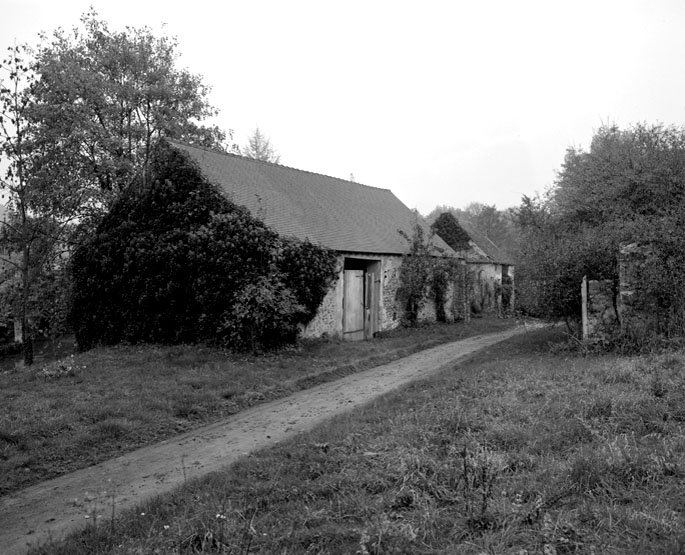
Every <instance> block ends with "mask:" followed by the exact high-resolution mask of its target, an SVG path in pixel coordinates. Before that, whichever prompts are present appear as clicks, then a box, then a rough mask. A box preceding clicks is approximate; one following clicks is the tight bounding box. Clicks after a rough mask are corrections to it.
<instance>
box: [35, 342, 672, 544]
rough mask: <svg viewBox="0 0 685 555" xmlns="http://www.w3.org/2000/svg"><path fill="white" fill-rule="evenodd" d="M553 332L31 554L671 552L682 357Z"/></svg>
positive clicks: (498, 350) (499, 349)
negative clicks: (609, 350)
mask: <svg viewBox="0 0 685 555" xmlns="http://www.w3.org/2000/svg"><path fill="white" fill-rule="evenodd" d="M550 333H551V332H534V333H529V334H527V335H525V336H519V337H516V338H513V339H511V340H509V341H507V342H506V343H504V344H501V345H499V346H496V347H492V348H490V349H489V351H488V353H487V354H483V355H478V356H476V357H474V358H472V359H470V360H469V361H468V362H465V363H462V364H459V365H458V366H456V367H455V368H453V369H450V370H448V371H446V372H444V373H442V374H441V375H440V376H437V377H433V378H430V379H428V380H425V381H420V382H415V383H413V384H411V385H409V386H407V387H406V388H404V389H403V390H401V391H399V392H397V393H393V394H390V395H386V396H384V397H382V398H380V399H378V400H376V401H375V402H373V403H371V404H369V405H368V406H366V407H365V408H363V409H361V410H357V411H355V412H353V413H350V414H347V415H344V416H341V417H338V418H336V419H334V420H332V421H331V422H329V423H327V424H326V425H324V426H321V427H319V428H317V429H316V430H315V431H313V432H311V433H307V434H302V435H301V436H299V437H298V438H296V439H294V440H292V441H289V442H287V443H283V444H281V445H280V446H278V447H276V448H273V449H269V450H265V451H262V452H259V453H256V454H254V455H252V456H250V457H249V458H246V459H244V460H243V461H242V462H240V463H239V464H237V465H234V466H233V467H231V468H228V469H226V470H225V471H223V472H218V473H214V474H212V475H210V476H208V477H206V478H205V479H202V480H197V481H192V482H190V483H187V484H186V485H185V486H184V487H183V488H181V489H180V490H178V491H176V492H174V493H173V494H171V495H165V496H162V497H159V498H157V499H155V500H153V501H151V502H149V503H148V504H146V505H145V506H142V507H140V508H139V509H137V510H136V511H130V512H127V513H126V514H123V515H121V518H120V519H119V520H117V521H116V522H115V523H113V524H111V526H105V525H100V526H91V527H90V528H89V529H88V530H86V531H85V532H83V533H81V534H78V535H76V536H74V537H72V538H71V539H70V540H69V541H68V542H67V543H65V544H60V545H52V546H49V547H45V548H44V549H42V550H36V551H35V552H34V553H70V554H78V553H84V554H85V553H89V554H90V553H102V554H104V553H117V554H119V553H155V552H159V553H178V554H190V553H264V554H266V553H281V554H285V553H288V554H293V553H320V554H324V553H362V554H386V553H387V554H391V553H445V554H447V553H450V554H469V555H471V554H473V555H476V554H478V555H480V554H483V553H488V554H517V555H524V554H554V553H556V554H566V553H596V554H623V553H641V554H642V553H645V554H656V553H667V554H668V553H673V554H675V553H682V552H683V550H684V549H685V516H684V515H685V504H684V503H683V493H684V489H683V486H684V482H685V458H684V455H685V428H684V425H685V424H684V422H685V414H684V413H683V408H682V407H683V406H684V405H683V399H684V397H683V396H684V395H685V394H684V393H683V391H685V372H684V371H683V370H684V366H685V355H683V354H681V353H671V354H665V355H658V356H646V357H639V358H620V357H617V356H613V355H612V356H600V357H587V356H586V357H573V356H569V355H567V356H565V357H560V356H558V355H553V354H550V351H549V349H548V347H547V342H548V341H551V340H553V339H554V338H553V337H552V336H551V335H550Z"/></svg>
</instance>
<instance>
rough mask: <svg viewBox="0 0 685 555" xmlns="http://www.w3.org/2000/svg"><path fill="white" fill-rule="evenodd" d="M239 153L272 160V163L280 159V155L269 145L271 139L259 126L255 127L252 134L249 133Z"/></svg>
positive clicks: (258, 158)
mask: <svg viewBox="0 0 685 555" xmlns="http://www.w3.org/2000/svg"><path fill="white" fill-rule="evenodd" d="M241 154H242V155H243V156H247V157H248V158H254V159H255V160H262V161H264V162H273V163H274V164H278V163H280V161H281V156H280V155H279V154H278V153H277V152H276V151H275V150H274V148H273V147H272V146H271V141H270V140H269V138H268V137H267V136H266V135H264V134H263V133H262V132H261V131H260V130H259V127H256V128H255V130H254V132H253V133H252V135H250V137H249V139H248V141H247V144H246V145H245V146H244V147H243V148H242V150H241Z"/></svg>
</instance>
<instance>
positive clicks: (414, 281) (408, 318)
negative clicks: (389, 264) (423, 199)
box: [397, 222, 459, 326]
mask: <svg viewBox="0 0 685 555" xmlns="http://www.w3.org/2000/svg"><path fill="white" fill-rule="evenodd" d="M404 237H405V239H406V240H407V241H408V242H409V252H408V253H407V254H406V255H404V259H403V260H402V266H401V268H400V284H399V287H398V290H397V297H398V298H399V299H400V301H401V302H402V304H403V305H404V308H405V312H404V318H403V319H404V323H405V324H406V325H408V326H415V325H416V324H417V322H418V317H419V313H420V312H421V309H422V308H423V307H424V305H425V304H426V302H427V301H428V300H429V299H430V298H431V297H432V300H433V301H434V303H435V311H436V319H437V320H438V321H439V322H445V321H446V320H447V313H446V311H445V304H446V301H447V292H448V289H449V287H450V285H451V284H454V285H456V282H457V280H458V279H459V271H458V268H459V261H458V260H457V259H453V258H446V257H444V256H442V253H441V252H439V251H438V249H437V248H436V247H435V246H434V245H433V243H432V242H431V240H430V239H431V237H426V235H425V231H424V230H423V228H422V227H421V225H420V224H419V223H418V222H417V223H416V224H415V225H414V232H413V234H412V236H411V237H409V236H407V235H405V236H404Z"/></svg>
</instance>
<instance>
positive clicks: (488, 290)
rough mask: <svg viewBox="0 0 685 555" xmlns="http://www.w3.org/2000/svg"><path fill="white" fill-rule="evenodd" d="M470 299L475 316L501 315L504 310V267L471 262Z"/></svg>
mask: <svg viewBox="0 0 685 555" xmlns="http://www.w3.org/2000/svg"><path fill="white" fill-rule="evenodd" d="M468 272H469V276H468V280H469V299H470V302H471V310H472V311H473V312H474V313H475V314H479V313H482V312H485V313H492V312H497V313H500V312H501V309H502V265H501V264H494V263H480V262H471V263H469V265H468Z"/></svg>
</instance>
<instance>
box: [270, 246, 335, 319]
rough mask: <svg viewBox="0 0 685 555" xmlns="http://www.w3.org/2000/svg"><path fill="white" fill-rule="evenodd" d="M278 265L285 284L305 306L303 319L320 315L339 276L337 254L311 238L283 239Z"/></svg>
mask: <svg viewBox="0 0 685 555" xmlns="http://www.w3.org/2000/svg"><path fill="white" fill-rule="evenodd" d="M277 264H278V266H279V268H280V269H281V272H282V278H283V284H284V285H285V287H287V288H288V289H289V290H290V291H292V292H293V293H294V294H295V298H296V299H297V302H298V303H299V304H300V305H301V307H302V310H303V312H302V323H305V322H309V321H310V320H311V319H312V318H314V316H315V315H316V311H317V309H318V308H319V305H320V304H321V300H322V299H323V298H324V297H325V296H326V293H327V292H328V290H329V289H330V287H331V285H332V283H333V281H335V279H337V275H338V273H337V271H336V270H337V268H336V266H337V256H336V254H335V252H334V251H332V250H329V249H322V248H321V247H319V246H317V245H313V244H312V243H310V242H309V241H308V240H305V241H298V240H296V239H286V238H283V239H281V249H280V252H279V255H278V263H277Z"/></svg>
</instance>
